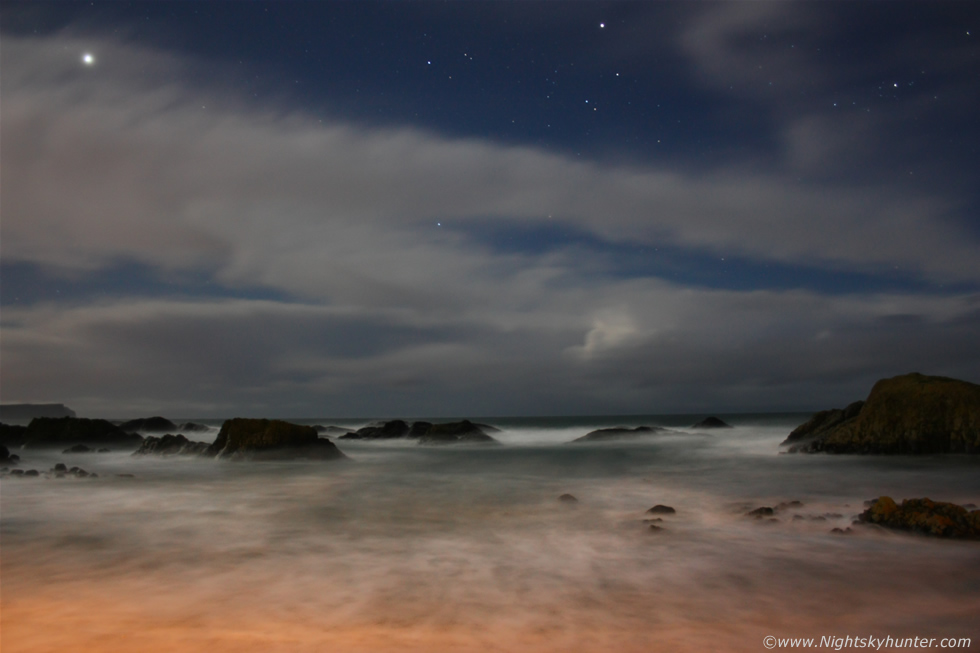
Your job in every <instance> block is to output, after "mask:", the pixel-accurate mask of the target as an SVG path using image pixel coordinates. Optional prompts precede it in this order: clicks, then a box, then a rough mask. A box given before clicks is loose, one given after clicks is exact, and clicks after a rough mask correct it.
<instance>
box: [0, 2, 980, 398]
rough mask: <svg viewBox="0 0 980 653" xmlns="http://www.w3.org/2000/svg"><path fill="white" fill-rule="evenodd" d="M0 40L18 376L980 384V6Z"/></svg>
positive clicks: (469, 13)
mask: <svg viewBox="0 0 980 653" xmlns="http://www.w3.org/2000/svg"><path fill="white" fill-rule="evenodd" d="M0 30H2V33H0V48H2V52H0V66H2V68H0V73H2V74H0V111H2V115H0V127H2V134H0V155H2V165H0V172H2V178H0V181H2V196H0V211H2V213H0V302H2V334H0V335H2V337H0V391H2V400H3V401H4V402H5V403H9V402H21V401H24V402H27V401H33V402H63V403H66V404H67V405H69V406H70V407H72V408H74V409H75V410H76V411H78V412H79V414H81V415H85V416H105V417H129V416H140V415H142V416H145V415H151V414H164V415H169V416H182V417H211V416H214V417H219V416H221V417H227V416H232V415H242V416H266V417H280V416H291V417H302V416H308V417H314V416H336V417H342V416H376V417H382V416H405V417H412V416H447V417H448V416H492V415H555V414H620V413H621V414H644V413H666V412H670V413H677V412H704V411H710V412H752V411H763V410H811V409H819V408H829V407H834V406H842V405H844V404H846V403H848V402H850V401H853V400H855V399H859V398H863V397H864V396H865V395H866V394H867V392H868V390H869V389H870V387H871V384H872V383H873V382H874V381H875V380H877V379H879V378H882V377H886V376H893V375H896V374H902V373H907V372H912V371H917V372H922V373H926V374H942V375H947V376H954V377H957V378H963V379H966V380H970V381H973V382H980V183H977V182H978V179H980V157H978V145H980V119H978V115H980V3H976V2H915V3H902V2H887V3H885V2H863V3H861V2H847V3H837V2H819V3H818V2H794V3H790V2H780V3H767V2H724V3H711V2H686V3H679V2H677V3H675V2H658V3H640V2H630V3H612V2H587V1H586V2H571V3H564V2H538V3H532V2H506V3H505V2H489V3H484V2H456V3H442V2H440V3H435V2H425V3H422V2H338V3H328V2H216V1H214V2H99V1H96V2H78V3H59V2H30V3H19V2H6V1H4V2H2V4H0Z"/></svg>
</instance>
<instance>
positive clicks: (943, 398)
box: [783, 374, 980, 454]
mask: <svg viewBox="0 0 980 653" xmlns="http://www.w3.org/2000/svg"><path fill="white" fill-rule="evenodd" d="M783 444H788V445H792V446H791V448H790V451H794V452H796V451H798V452H805V453H814V452H820V451H825V452H828V453H868V454H933V453H971V454H978V453H980V385H976V384H974V383H969V382H967V381H959V380H957V379H950V378H947V377H944V376H925V375H923V374H905V375H903V376H896V377H893V378H890V379H882V380H881V381H878V382H877V383H875V385H874V387H873V388H872V389H871V394H869V395H868V398H867V399H866V400H865V401H864V402H863V403H861V402H855V403H854V404H851V405H850V406H848V407H847V408H846V409H844V410H831V411H821V412H819V413H817V414H816V415H814V416H813V418H812V419H811V420H810V421H809V422H807V423H806V424H803V425H801V426H800V427H798V428H797V429H796V430H794V431H793V432H792V433H790V435H789V437H788V438H786V440H785V441H784V442H783Z"/></svg>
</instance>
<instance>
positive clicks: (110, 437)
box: [24, 417, 143, 449]
mask: <svg viewBox="0 0 980 653" xmlns="http://www.w3.org/2000/svg"><path fill="white" fill-rule="evenodd" d="M25 436H26V437H25V442H24V446H26V447H56V446H58V447H62V446H64V445H66V444H71V443H75V444H86V445H114V446H117V447H126V446H132V447H133V448H134V449H135V448H136V447H138V446H139V445H140V443H141V442H142V441H143V438H142V437H140V436H139V435H133V434H130V433H126V432H125V431H123V430H122V429H120V428H119V427H118V426H115V425H114V424H112V423H110V422H107V421H106V420H104V419H84V418H81V417H60V418H55V417H37V418H35V419H33V420H31V423H30V424H29V425H28V426H27V433H26V434H25Z"/></svg>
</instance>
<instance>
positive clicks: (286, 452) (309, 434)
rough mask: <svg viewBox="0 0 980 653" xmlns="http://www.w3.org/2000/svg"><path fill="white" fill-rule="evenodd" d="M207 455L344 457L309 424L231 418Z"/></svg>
mask: <svg viewBox="0 0 980 653" xmlns="http://www.w3.org/2000/svg"><path fill="white" fill-rule="evenodd" d="M206 454H207V455H211V456H216V457H219V458H232V459H249V460H292V459H313V460H335V459H339V458H346V456H345V455H344V454H343V453H341V452H340V450H339V449H337V446H336V445H335V444H334V443H333V442H331V441H330V440H328V439H327V438H321V437H319V436H317V433H316V429H315V428H313V427H312V426H301V425H299V424H291V423H289V422H283V421H281V420H269V419H245V418H240V417H239V418H235V419H230V420H228V421H226V422H225V423H224V424H223V425H222V426H221V431H220V432H219V433H218V437H217V439H216V440H215V441H214V444H212V445H211V446H210V447H208V449H207V452H206Z"/></svg>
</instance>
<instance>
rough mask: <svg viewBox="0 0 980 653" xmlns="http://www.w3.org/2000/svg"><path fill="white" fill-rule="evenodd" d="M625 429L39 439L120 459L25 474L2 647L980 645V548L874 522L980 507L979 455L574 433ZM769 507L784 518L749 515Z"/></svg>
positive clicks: (10, 490)
mask: <svg viewBox="0 0 980 653" xmlns="http://www.w3.org/2000/svg"><path fill="white" fill-rule="evenodd" d="M602 425H603V424H602V423H590V424H586V423H583V424H580V425H573V426H570V425H568V424H563V425H561V426H554V427H550V428H549V427H542V426H541V425H540V424H536V425H534V426H533V427H529V426H528V425H521V424H520V423H517V424H511V425H509V426H508V428H505V429H504V430H503V431H502V432H501V433H500V434H499V437H498V439H500V440H501V442H503V444H504V445H505V446H503V447H493V448H489V447H481V446H468V447H456V448H449V449H446V448H441V449H433V448H426V447H418V446H414V445H409V444H406V443H377V442H349V443H344V445H343V447H342V448H343V450H344V453H346V454H347V455H348V456H349V457H350V458H351V461H349V462H343V463H313V462H292V463H288V462H275V463H264V462H263V463H231V462H227V461H214V460H201V459H195V458H176V457H169V458H139V457H131V456H129V455H128V453H122V452H112V453H108V454H99V455H93V454H79V455H70V454H61V453H58V452H33V451H32V452H21V453H22V454H24V458H25V461H24V463H25V464H24V465H22V466H24V467H35V468H38V469H45V470H46V469H49V468H51V467H53V466H54V464H55V463H57V462H64V463H66V464H68V465H80V466H84V467H85V468H86V469H88V470H89V471H95V472H97V473H98V474H99V477H98V478H85V479H81V478H61V479H57V478H44V477H43V476H42V477H39V478H34V479H28V478H20V479H15V478H11V477H6V478H4V479H3V481H2V483H3V485H2V516H3V518H2V522H0V523H2V537H3V540H2V542H3V551H2V580H3V593H2V625H3V634H2V644H3V647H4V650H5V651H28V650H29V651H54V650H59V651H61V650H98V651H110V652H111V651H124V650H125V651H133V650H140V651H164V650H166V651H174V650H180V651H204V650H208V651H226V650H227V651H323V650H333V651H355V652H356V651H517V650H520V651H610V650H621V651H658V650H663V651H668V650H669V651H695V650H697V651H703V650H731V651H759V650H765V647H764V644H763V638H764V637H766V636H769V635H772V636H775V637H815V638H817V639H818V640H819V638H821V637H825V636H832V637H846V636H849V635H850V636H854V637H876V638H877V637H887V636H892V637H895V638H898V637H935V638H947V637H957V638H960V637H968V638H972V639H973V641H974V642H977V641H980V618H978V616H977V615H980V564H978V563H980V543H978V542H975V541H944V540H937V539H932V538H927V537H924V536H919V535H912V534H904V533H896V532H892V531H887V530H883V529H880V528H875V527H870V526H852V525H851V521H852V518H853V517H854V516H855V515H856V514H858V513H860V512H861V511H862V510H863V509H864V507H863V502H864V500H866V499H870V498H873V497H876V496H879V495H881V494H889V495H891V496H894V497H896V498H905V497H913V496H917V497H921V496H930V497H932V498H933V499H936V500H948V501H955V502H957V503H970V502H974V503H976V502H977V500H978V498H980V474H977V472H978V471H980V464H978V462H977V461H976V459H975V457H966V456H928V457H923V458H908V457H875V458H869V457H859V456H801V455H779V453H778V452H779V447H778V443H779V442H780V441H781V440H782V438H784V437H785V435H786V433H787V432H788V429H787V425H784V424H772V423H765V424H761V423H760V424H753V423H736V424H735V426H736V428H734V429H731V430H729V431H726V432H725V433H703V432H697V431H692V430H690V429H676V430H675V431H674V432H673V433H671V434H670V435H666V436H664V435H658V436H657V437H652V438H649V439H647V440H644V441H636V442H620V443H603V444H601V445H600V444H596V445H590V444H577V445H574V446H569V445H566V444H565V443H566V442H568V441H570V440H572V439H574V437H576V436H578V435H581V434H582V433H585V432H586V431H587V430H588V428H591V427H593V426H602ZM788 426H790V427H791V426H792V424H789V425H788ZM118 474H133V476H132V477H127V476H118ZM563 493H571V494H573V495H574V496H575V497H576V498H577V499H578V502H576V503H572V502H560V501H558V497H559V496H560V495H562V494H563ZM791 501H799V502H800V505H795V504H789V502H791ZM780 503H782V504H784V506H783V507H781V508H780V507H779V504H780ZM655 504H665V505H669V506H671V507H673V508H675V509H676V513H673V514H658V515H650V514H647V513H646V510H647V509H648V508H650V507H651V506H653V505H655ZM761 506H768V507H774V508H775V511H774V515H773V516H772V519H774V520H776V521H770V520H769V518H762V519H756V518H751V517H746V516H745V513H747V512H749V511H751V510H753V509H755V508H758V507H761ZM652 519H660V520H662V521H645V520H652ZM651 526H657V527H658V528H659V530H654V529H651ZM848 526H851V527H852V528H853V532H852V533H851V534H848V535H838V534H833V533H831V529H833V528H841V529H845V528H847V527H848ZM881 650H886V648H885V647H883V648H882V649H881Z"/></svg>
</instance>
